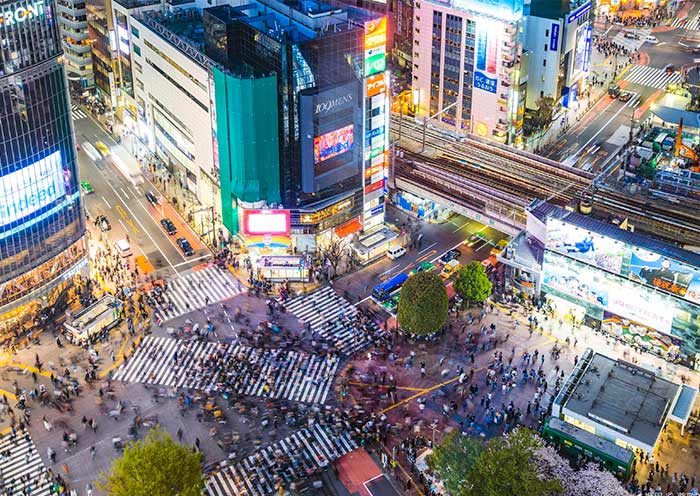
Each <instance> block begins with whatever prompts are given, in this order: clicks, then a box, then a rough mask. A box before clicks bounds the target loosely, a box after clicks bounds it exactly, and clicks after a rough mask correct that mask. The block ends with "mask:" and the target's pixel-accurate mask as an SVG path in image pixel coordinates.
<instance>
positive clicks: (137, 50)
mask: <svg viewBox="0 0 700 496" xmlns="http://www.w3.org/2000/svg"><path fill="white" fill-rule="evenodd" d="M134 53H135V54H136V55H138V56H139V57H140V56H141V47H140V46H138V45H134Z"/></svg>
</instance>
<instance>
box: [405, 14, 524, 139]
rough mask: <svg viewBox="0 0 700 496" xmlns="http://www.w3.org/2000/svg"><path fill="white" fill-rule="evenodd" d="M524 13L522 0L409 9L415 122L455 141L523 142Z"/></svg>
mask: <svg viewBox="0 0 700 496" xmlns="http://www.w3.org/2000/svg"><path fill="white" fill-rule="evenodd" d="M523 8H524V6H523V0H499V1H496V2H494V1H493V0H449V1H445V2H443V1H438V0H423V1H416V2H415V3H414V8H413V33H414V35H413V76H412V77H413V90H414V93H415V94H417V95H418V109H417V114H418V116H419V117H422V118H434V119H435V122H438V123H440V124H441V125H442V126H444V127H448V128H451V129H452V130H454V131H456V132H458V133H459V132H463V133H474V134H477V135H479V136H481V137H485V138H488V139H492V140H494V141H497V142H500V143H507V144H512V145H516V146H517V145H519V144H520V143H521V142H522V124H523V112H524V104H525V98H524V97H525V95H524V92H523V89H522V88H521V83H522V81H524V77H523V80H522V81H521V77H522V76H523V75H521V73H520V57H521V50H522V47H521V43H520V40H519V31H520V30H521V28H522V20H523Z"/></svg>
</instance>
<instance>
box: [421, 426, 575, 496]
mask: <svg viewBox="0 0 700 496" xmlns="http://www.w3.org/2000/svg"><path fill="white" fill-rule="evenodd" d="M456 436H457V435H456V434H455V435H451V436H448V437H447V438H446V439H445V443H443V445H442V446H441V447H440V448H438V449H437V450H436V451H435V454H434V455H433V456H432V458H431V459H430V460H429V463H430V464H431V465H430V466H431V468H433V469H434V470H435V471H436V473H437V474H438V476H439V477H440V478H441V479H442V480H443V482H444V483H445V486H446V487H447V488H448V492H449V494H451V495H453V496H503V495H505V494H513V495H514V494H527V495H528V496H550V495H555V494H560V493H561V492H562V491H563V486H562V483H561V481H560V480H558V479H557V478H554V477H544V476H542V475H541V474H540V471H539V470H538V465H537V458H536V453H537V451H538V450H539V449H540V448H541V447H542V440H541V439H540V438H539V437H538V436H537V435H536V434H535V433H534V432H532V431H531V430H529V429H526V428H523V427H520V428H518V429H516V430H514V431H513V432H511V433H510V434H508V436H506V437H495V438H493V439H490V440H489V441H488V442H487V443H486V445H484V446H483V447H481V446H479V445H480V444H481V443H480V442H479V441H473V440H469V439H460V438H458V437H456Z"/></svg>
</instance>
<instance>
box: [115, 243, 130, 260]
mask: <svg viewBox="0 0 700 496" xmlns="http://www.w3.org/2000/svg"><path fill="white" fill-rule="evenodd" d="M114 246H115V247H116V248H117V251H118V252H119V254H120V255H121V256H122V257H124V258H126V257H129V256H131V246H130V245H129V242H128V241H127V240H125V239H119V240H117V242H116V243H114Z"/></svg>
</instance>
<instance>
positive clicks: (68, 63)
mask: <svg viewBox="0 0 700 496" xmlns="http://www.w3.org/2000/svg"><path fill="white" fill-rule="evenodd" d="M56 13H57V14H58V22H59V26H60V29H61V36H62V37H63V63H64V65H65V67H66V76H67V77H68V81H69V84H70V86H71V89H72V90H73V91H75V92H76V93H82V92H83V91H84V90H90V89H92V88H93V87H94V86H95V80H94V77H93V73H92V53H91V50H92V49H91V47H90V37H89V34H88V25H87V10H86V5H85V0H56Z"/></svg>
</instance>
